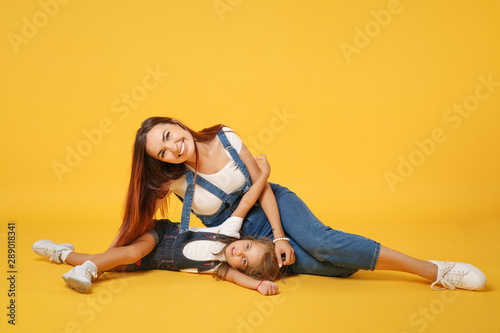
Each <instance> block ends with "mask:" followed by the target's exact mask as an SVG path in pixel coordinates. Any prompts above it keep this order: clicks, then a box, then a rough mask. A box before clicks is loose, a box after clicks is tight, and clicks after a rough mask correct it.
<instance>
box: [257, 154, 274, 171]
mask: <svg viewBox="0 0 500 333" xmlns="http://www.w3.org/2000/svg"><path fill="white" fill-rule="evenodd" d="M260 156H261V157H256V158H255V162H257V165H258V166H259V169H260V172H262V173H263V174H265V175H267V176H269V174H270V173H271V166H270V165H269V162H268V161H267V158H266V155H264V154H260Z"/></svg>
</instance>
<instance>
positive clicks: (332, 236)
mask: <svg viewBox="0 0 500 333" xmlns="http://www.w3.org/2000/svg"><path fill="white" fill-rule="evenodd" d="M222 136H223V137H224V138H225V135H222ZM222 140H223V139H221V141H222ZM226 141H227V139H226ZM225 147H226V146H225ZM226 149H227V148H226ZM232 152H233V153H234V154H233V153H231V156H233V159H234V160H235V161H236V163H237V165H238V167H239V168H240V169H241V170H242V172H243V174H244V175H245V177H246V178H247V183H248V182H250V177H249V174H248V170H247V169H246V167H245V164H244V163H243V161H242V160H241V158H240V157H239V156H238V154H237V153H236V151H235V150H234V149H232ZM197 182H198V181H197ZM204 187H205V186H204ZM214 187H215V186H214ZM244 187H246V186H244ZM205 188H206V189H207V190H209V191H211V192H212V190H211V187H210V186H207V187H205ZM271 188H272V190H273V192H274V195H275V197H276V201H277V203H278V208H279V212H280V217H281V223H282V226H283V230H284V231H285V234H286V237H288V238H290V244H291V245H292V247H293V249H294V251H295V256H296V262H295V264H293V265H291V266H290V270H289V271H291V272H292V273H297V274H299V273H301V274H314V275H325V276H339V277H345V276H349V275H351V274H353V273H355V272H356V271H358V270H359V269H364V270H374V269H375V264H376V263H377V259H378V256H379V253H380V244H379V243H377V242H375V241H373V240H371V239H368V238H365V237H362V236H358V235H354V234H349V233H346V232H343V231H340V230H334V229H332V228H330V227H328V226H325V225H324V224H323V223H322V222H321V221H319V220H318V219H317V218H316V217H315V216H314V214H313V213H312V212H311V211H310V210H309V208H308V207H307V206H306V205H305V203H304V202H303V201H302V200H301V199H300V198H298V197H297V195H296V194H295V193H293V192H292V191H290V190H288V189H287V188H286V187H282V186H280V185H277V184H271ZM214 192H215V191H214ZM214 192H212V193H214ZM235 192H236V193H238V195H239V196H240V198H238V199H237V200H234V196H232V197H231V200H234V201H231V202H228V201H227V200H226V199H222V198H221V199H222V201H223V203H222V205H221V209H219V211H218V212H217V213H215V214H213V215H210V216H202V215H197V217H199V218H200V219H201V221H202V222H203V224H204V225H206V226H208V227H213V226H217V225H220V224H221V223H223V222H224V221H225V220H226V219H227V218H228V217H229V216H230V215H231V214H232V212H233V211H234V210H235V209H236V207H237V204H238V202H239V200H240V199H241V196H242V195H243V193H245V192H246V189H243V188H242V189H240V190H238V191H235ZM235 192H233V193H232V194H234V193H235ZM214 194H216V193H214ZM216 195H217V194H216ZM188 202H191V199H189V200H184V206H187V203H188ZM190 209H191V206H190V204H189V207H183V212H185V211H186V212H189V211H190ZM183 215H184V214H183ZM185 219H186V216H183V220H185ZM241 233H242V234H243V235H250V236H253V237H259V236H264V237H269V238H271V239H272V238H273V233H272V230H271V225H270V223H269V220H268V219H267V217H266V214H265V213H264V211H263V210H262V208H261V207H260V206H259V205H255V206H254V207H253V208H252V209H251V210H250V211H249V212H248V214H247V216H246V218H245V220H244V222H243V227H242V229H241Z"/></svg>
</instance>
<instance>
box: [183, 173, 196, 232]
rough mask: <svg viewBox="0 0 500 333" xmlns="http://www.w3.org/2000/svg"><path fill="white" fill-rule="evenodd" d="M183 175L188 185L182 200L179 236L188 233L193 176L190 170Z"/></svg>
mask: <svg viewBox="0 0 500 333" xmlns="http://www.w3.org/2000/svg"><path fill="white" fill-rule="evenodd" d="M185 175H186V181H187V183H188V185H187V187H186V193H185V194H184V200H183V204H182V217H181V225H180V229H179V234H182V233H184V232H186V231H188V229H189V220H190V218H191V206H192V204H193V194H194V174H193V172H192V171H191V170H189V169H188V170H187V171H186V173H185Z"/></svg>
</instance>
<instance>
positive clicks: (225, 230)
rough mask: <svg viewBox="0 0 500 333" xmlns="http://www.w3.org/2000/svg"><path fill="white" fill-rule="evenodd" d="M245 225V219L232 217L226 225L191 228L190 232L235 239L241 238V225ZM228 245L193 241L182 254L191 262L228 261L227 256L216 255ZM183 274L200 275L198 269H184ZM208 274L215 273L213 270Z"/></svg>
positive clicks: (216, 242) (207, 241) (225, 222)
mask: <svg viewBox="0 0 500 333" xmlns="http://www.w3.org/2000/svg"><path fill="white" fill-rule="evenodd" d="M242 223H243V218H241V217H237V216H232V217H230V218H228V219H227V220H226V221H224V223H222V224H221V225H218V226H217V227H211V228H198V227H190V228H189V231H193V232H210V233H214V234H217V232H218V233H219V234H221V235H226V236H230V237H234V238H240V233H239V231H240V229H241V224H242ZM224 246H226V244H224V243H222V242H218V241H210V240H199V241H193V242H190V243H188V244H186V245H185V246H184V249H183V251H182V253H183V254H184V255H185V256H186V258H188V259H191V260H198V261H205V260H220V261H226V256H225V255H224V254H221V255H215V253H219V252H220V251H221V250H222V249H223V248H224ZM181 271H182V272H190V273H198V270H197V269H182V270H181ZM206 272H213V269H212V270H209V271H206Z"/></svg>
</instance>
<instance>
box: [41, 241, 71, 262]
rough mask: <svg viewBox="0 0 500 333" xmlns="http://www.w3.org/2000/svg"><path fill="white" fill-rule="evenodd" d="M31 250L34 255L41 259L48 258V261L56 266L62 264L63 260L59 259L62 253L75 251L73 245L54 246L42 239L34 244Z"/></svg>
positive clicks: (52, 243)
mask: <svg viewBox="0 0 500 333" xmlns="http://www.w3.org/2000/svg"><path fill="white" fill-rule="evenodd" d="M32 248H33V251H34V252H35V253H36V254H38V255H41V256H42V257H48V258H49V259H50V261H54V262H56V263H58V264H60V263H61V262H64V260H63V259H62V258H61V254H62V253H63V251H67V252H73V251H74V250H75V247H74V246H73V244H69V243H61V244H56V243H54V242H53V241H50V240H48V239H42V240H39V241H38V242H35V243H34V244H33V247H32ZM65 258H66V257H64V259H65Z"/></svg>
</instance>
